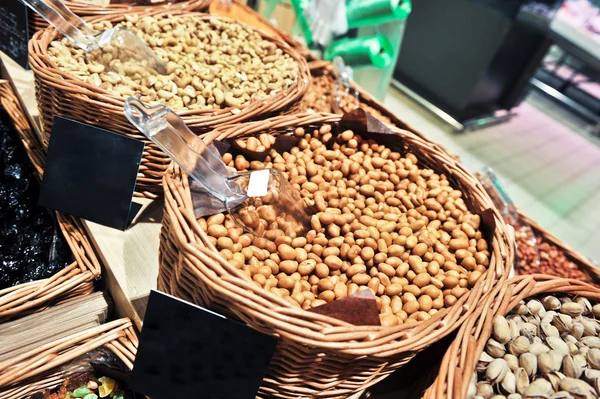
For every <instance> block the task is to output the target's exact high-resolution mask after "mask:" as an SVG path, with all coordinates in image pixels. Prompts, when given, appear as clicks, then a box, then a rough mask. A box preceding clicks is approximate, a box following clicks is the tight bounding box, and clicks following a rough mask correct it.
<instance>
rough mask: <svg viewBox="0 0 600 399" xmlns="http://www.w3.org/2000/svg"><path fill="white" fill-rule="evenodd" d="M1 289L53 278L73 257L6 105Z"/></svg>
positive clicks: (1, 137) (0, 128)
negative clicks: (42, 198)
mask: <svg viewBox="0 0 600 399" xmlns="http://www.w3.org/2000/svg"><path fill="white" fill-rule="evenodd" d="M0 154H2V155H1V156H0V289H4V288H8V287H12V286H14V285H17V284H22V283H26V282H30V281H35V280H41V279H45V278H48V277H50V276H52V275H53V274H55V273H56V272H58V271H60V270H61V269H63V268H64V267H65V266H66V265H67V264H68V263H69V261H70V259H71V253H70V250H69V247H68V245H67V243H66V241H65V239H64V237H63V236H62V233H61V232H60V230H59V229H58V226H57V223H56V220H55V219H54V217H53V215H52V214H51V213H50V212H48V210H46V209H44V208H41V207H39V206H37V200H38V196H39V184H38V182H37V180H36V176H35V172H34V170H33V167H32V166H31V165H30V163H29V159H28V158H27V154H26V153H25V149H24V148H23V146H22V144H21V142H20V140H19V136H18V133H17V132H16V131H15V130H14V128H13V126H12V122H11V120H10V119H9V117H8V115H7V114H6V113H5V112H3V111H0Z"/></svg>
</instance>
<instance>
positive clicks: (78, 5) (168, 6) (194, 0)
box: [28, 0, 211, 37]
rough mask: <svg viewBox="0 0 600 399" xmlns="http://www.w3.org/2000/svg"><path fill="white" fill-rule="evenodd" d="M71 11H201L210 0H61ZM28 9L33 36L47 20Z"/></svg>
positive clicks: (89, 14)
mask: <svg viewBox="0 0 600 399" xmlns="http://www.w3.org/2000/svg"><path fill="white" fill-rule="evenodd" d="M63 2H64V4H65V5H66V6H67V7H69V9H70V10H71V11H73V13H75V14H77V15H79V16H80V17H93V16H100V15H124V14H139V15H142V14H148V13H151V12H190V11H203V10H206V9H207V8H208V5H209V4H210V3H211V0H184V1H179V2H171V1H168V0H167V1H164V2H163V3H160V4H156V5H151V6H149V5H145V6H135V5H134V6H131V5H126V4H109V5H107V6H100V5H96V4H89V3H86V2H85V1H77V0H63ZM28 11H29V21H28V22H29V36H30V37H33V35H34V34H35V32H37V31H39V30H43V29H46V28H47V27H48V22H46V20H45V19H44V18H42V17H40V16H39V15H38V14H37V13H35V12H33V11H31V10H28Z"/></svg>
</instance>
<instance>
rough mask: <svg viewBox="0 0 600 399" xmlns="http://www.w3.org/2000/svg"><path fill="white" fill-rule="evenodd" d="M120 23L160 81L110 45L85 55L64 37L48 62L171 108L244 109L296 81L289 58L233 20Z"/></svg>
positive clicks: (100, 26) (132, 18)
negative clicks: (159, 71)
mask: <svg viewBox="0 0 600 399" xmlns="http://www.w3.org/2000/svg"><path fill="white" fill-rule="evenodd" d="M124 18H125V21H124V22H122V23H120V24H118V25H117V26H123V27H126V28H128V29H129V30H131V31H132V32H134V33H135V34H136V35H137V36H138V37H139V38H140V39H142V40H143V41H144V42H145V43H146V44H148V45H149V46H150V48H151V49H152V50H153V51H154V52H155V53H156V55H158V56H159V57H160V58H161V59H162V60H163V61H164V62H165V64H166V67H167V74H166V75H158V76H156V75H152V74H149V73H147V71H146V70H144V68H142V67H140V65H138V64H136V63H132V62H128V61H126V62H125V63H123V62H122V61H121V60H120V58H119V57H118V55H117V51H118V49H116V48H114V47H113V46H105V47H103V49H102V52H101V53H100V54H96V53H94V52H91V53H87V54H86V53H85V51H84V50H82V49H80V48H79V47H77V46H75V45H74V44H72V43H71V42H70V41H68V40H67V39H65V38H62V39H58V40H55V41H53V42H52V43H50V47H49V48H48V55H49V56H50V59H51V60H52V61H53V62H54V63H56V65H57V66H58V67H59V68H60V69H61V70H63V71H66V72H69V73H70V74H71V75H74V76H76V77H77V78H79V79H81V80H83V81H84V82H86V83H89V84H92V85H94V86H97V87H100V88H102V89H105V90H108V91H111V92H113V93H115V94H117V95H120V96H123V97H129V96H133V95H136V94H140V95H141V100H142V101H144V102H150V103H156V102H160V103H164V104H166V105H168V106H169V107H171V108H174V109H184V108H187V109H221V108H228V107H242V106H244V105H247V104H248V103H250V102H251V101H255V100H256V101H259V100H264V99H267V98H268V97H271V96H274V95H277V94H280V93H282V92H285V91H287V90H288V89H290V88H291V87H293V86H294V85H295V84H296V83H297V82H298V80H299V78H300V72H299V67H298V63H297V62H296V60H295V59H294V58H292V57H291V56H290V55H289V54H287V53H286V52H284V51H283V50H282V49H281V48H279V47H278V46H277V45H276V44H275V43H274V42H272V41H269V40H266V39H264V38H263V37H262V36H261V35H260V34H259V33H258V32H257V31H256V30H254V29H252V28H251V27H249V26H245V25H242V24H240V23H237V22H235V21H234V20H229V19H218V18H211V19H208V20H207V19H203V18H200V17H198V16H191V15H190V16H171V15H162V16H157V17H153V16H144V17H138V16H137V15H129V14H126V15H125V17H124ZM112 27H113V25H112V24H111V23H110V22H102V23H96V24H94V25H93V28H94V29H96V30H99V31H105V30H108V29H110V28H112ZM98 57H101V58H98ZM106 65H108V66H109V67H108V68H107V67H106Z"/></svg>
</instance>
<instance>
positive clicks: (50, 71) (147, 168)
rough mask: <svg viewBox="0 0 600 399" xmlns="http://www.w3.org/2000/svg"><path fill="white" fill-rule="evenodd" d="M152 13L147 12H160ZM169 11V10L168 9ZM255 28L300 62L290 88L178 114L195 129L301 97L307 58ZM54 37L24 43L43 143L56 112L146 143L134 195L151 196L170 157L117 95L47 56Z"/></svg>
mask: <svg viewBox="0 0 600 399" xmlns="http://www.w3.org/2000/svg"><path fill="white" fill-rule="evenodd" d="M162 14H164V13H151V14H149V15H162ZM170 14H171V13H170ZM172 14H173V15H193V16H197V17H198V18H202V19H205V20H208V19H212V18H220V17H216V16H210V15H206V14H200V13H179V14H178V13H172ZM123 18H124V17H123V15H116V16H114V15H113V16H104V17H95V18H92V19H90V20H89V21H91V22H97V21H112V22H120V21H122V20H123ZM258 32H260V34H261V36H263V37H264V38H265V39H267V40H270V41H272V42H274V43H275V44H276V45H277V46H278V47H279V48H281V49H282V50H283V51H284V52H285V53H287V54H289V55H290V56H291V57H292V58H294V59H295V60H296V61H297V63H298V66H299V77H298V82H297V83H296V84H295V85H294V86H293V87H291V88H290V89H288V90H286V91H284V92H282V93H279V94H277V95H274V96H271V97H269V98H268V99H266V100H261V101H254V102H251V103H250V104H248V105H245V106H242V107H240V108H236V109H235V111H234V108H225V109H220V110H184V111H179V112H178V114H179V115H180V116H181V117H182V118H183V120H184V121H185V122H186V123H187V125H188V126H189V127H190V128H191V129H192V130H193V131H195V132H196V133H203V132H206V131H207V130H209V129H210V128H213V127H215V126H218V125H223V124H232V123H238V122H242V121H245V120H251V119H259V118H264V117H267V116H269V115H271V114H273V113H275V112H277V114H281V113H286V111H289V109H288V108H289V107H291V106H292V105H293V104H294V103H295V102H296V101H297V100H298V99H299V98H301V97H302V95H303V94H304V92H305V91H306V89H307V88H308V84H309V82H310V73H309V70H308V65H307V63H306V60H305V59H304V58H303V57H302V56H301V55H300V54H298V53H297V52H296V51H295V50H294V49H292V48H291V47H289V46H288V45H287V44H286V43H285V42H283V41H282V40H281V39H279V38H277V37H273V36H270V35H268V34H267V33H264V32H262V31H258ZM56 37H58V32H57V31H56V30H54V29H48V30H46V31H42V32H38V33H36V35H35V37H34V38H33V39H32V40H31V41H30V42H29V64H30V66H31V69H32V70H33V72H34V76H35V86H36V97H37V100H38V107H39V110H40V115H41V121H42V127H43V129H44V145H45V146H47V145H48V140H49V136H50V131H51V128H52V120H53V118H54V116H55V115H60V116H64V117H66V118H70V119H74V120H77V121H80V122H85V123H89V124H92V125H95V126H99V127H102V128H105V129H108V130H111V131H113V132H116V133H121V134H123V135H126V136H129V137H132V138H135V139H138V140H142V141H144V142H145V143H146V149H145V151H144V154H143V157H142V162H141V165H140V170H139V175H138V179H137V184H136V187H137V188H136V192H137V195H138V196H140V195H142V196H146V197H149V198H155V197H156V196H157V193H160V192H161V191H162V190H161V187H160V184H161V179H162V176H163V174H164V172H165V171H166V170H167V167H168V166H169V158H168V157H167V156H166V155H165V154H164V153H163V152H162V151H160V150H159V149H158V147H156V146H155V145H154V144H153V143H152V142H151V141H150V140H148V139H147V138H146V137H144V136H143V135H142V134H141V133H139V132H138V131H137V129H135V127H133V126H132V125H131V124H130V123H129V122H128V121H127V119H126V118H125V114H124V113H123V107H124V104H125V101H124V99H123V98H122V97H120V96H118V95H116V94H114V93H111V92H108V91H107V90H104V89H101V88H98V87H95V86H93V85H91V84H87V83H84V82H82V81H81V80H79V79H77V78H76V77H74V76H72V75H70V74H68V73H66V72H64V71H62V70H60V69H58V67H57V66H56V65H55V64H54V63H53V62H52V61H51V60H50V57H49V56H48V53H47V49H48V46H49V45H50V42H52V40H54V39H55V38H56Z"/></svg>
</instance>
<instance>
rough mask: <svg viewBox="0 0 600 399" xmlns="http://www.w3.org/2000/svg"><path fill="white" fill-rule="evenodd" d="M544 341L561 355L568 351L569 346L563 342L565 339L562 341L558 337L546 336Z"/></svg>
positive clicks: (566, 353)
mask: <svg viewBox="0 0 600 399" xmlns="http://www.w3.org/2000/svg"><path fill="white" fill-rule="evenodd" d="M546 343H548V346H550V348H552V349H553V350H555V351H557V352H558V353H560V354H562V355H563V356H564V355H568V354H569V352H570V351H569V346H568V345H567V344H566V343H565V341H563V340H562V339H560V338H559V337H554V336H552V337H548V338H546Z"/></svg>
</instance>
